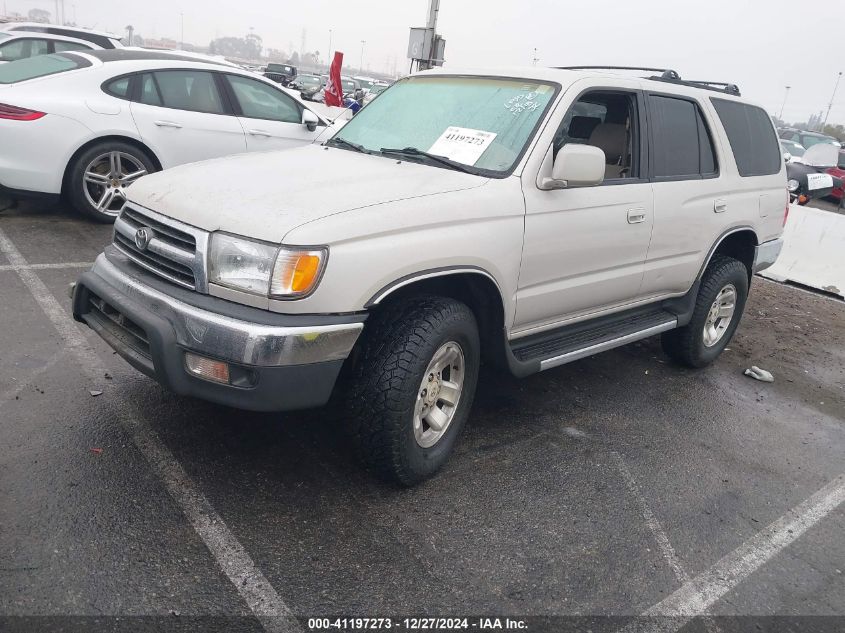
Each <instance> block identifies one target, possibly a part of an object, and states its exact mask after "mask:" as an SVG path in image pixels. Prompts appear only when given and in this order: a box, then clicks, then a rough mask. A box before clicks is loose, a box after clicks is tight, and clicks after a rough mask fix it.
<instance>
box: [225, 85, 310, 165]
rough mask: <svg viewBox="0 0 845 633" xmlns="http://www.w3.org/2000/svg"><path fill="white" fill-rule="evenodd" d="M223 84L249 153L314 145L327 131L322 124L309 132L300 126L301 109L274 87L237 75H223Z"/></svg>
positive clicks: (294, 101)
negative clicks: (234, 108)
mask: <svg viewBox="0 0 845 633" xmlns="http://www.w3.org/2000/svg"><path fill="white" fill-rule="evenodd" d="M226 81H227V82H228V85H229V86H230V87H231V90H232V95H233V96H234V99H235V102H236V111H237V113H238V120H239V121H240V122H241V126H243V130H244V132H245V134H246V147H247V150H248V151H250V152H259V151H265V150H271V149H285V148H288V147H296V146H297V145H305V144H308V143H313V142H314V141H315V140H316V139H317V138H318V137H319V136H320V135H321V134H322V133H323V132H324V131H325V130H326V126H325V125H319V126H317V128H316V129H314V130H309V129H308V128H307V127H306V126H305V125H304V124H303V123H302V111H303V107H302V106H301V105H300V104H299V103H298V102H297V101H296V100H294V99H292V98H291V97H290V95H287V94H285V93H284V92H283V91H282V90H280V89H279V88H277V87H275V86H271V85H269V84H267V83H265V82H263V81H258V80H256V79H250V78H249V77H242V76H240V75H226Z"/></svg>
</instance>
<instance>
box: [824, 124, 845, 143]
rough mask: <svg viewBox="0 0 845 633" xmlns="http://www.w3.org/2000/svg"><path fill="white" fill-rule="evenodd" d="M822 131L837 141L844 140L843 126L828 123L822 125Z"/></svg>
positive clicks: (844, 131)
mask: <svg viewBox="0 0 845 633" xmlns="http://www.w3.org/2000/svg"><path fill="white" fill-rule="evenodd" d="M824 133H825V134H827V135H828V136H832V137H834V138H835V139H836V140H838V141H845V127H843V126H842V125H838V124H828V125H825V126H824Z"/></svg>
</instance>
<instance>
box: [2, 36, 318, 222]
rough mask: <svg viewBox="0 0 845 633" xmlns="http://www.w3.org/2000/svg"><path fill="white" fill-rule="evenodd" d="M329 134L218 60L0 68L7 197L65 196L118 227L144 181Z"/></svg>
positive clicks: (31, 63)
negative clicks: (132, 190) (129, 192)
mask: <svg viewBox="0 0 845 633" xmlns="http://www.w3.org/2000/svg"><path fill="white" fill-rule="evenodd" d="M329 128H330V122H329V121H328V120H327V119H325V118H324V117H321V116H319V115H317V114H316V113H314V112H313V111H312V110H311V109H309V108H308V106H306V105H305V104H304V103H303V102H302V101H300V100H298V99H297V98H295V97H293V96H292V95H290V94H288V93H286V92H284V91H282V90H281V89H280V88H279V87H278V86H277V85H276V84H274V83H273V82H272V81H270V80H269V79H264V78H262V77H258V76H256V75H255V74H254V73H251V72H248V71H244V70H241V69H239V68H237V67H234V66H232V65H229V64H225V63H215V62H214V61H213V60H210V59H209V60H202V59H197V58H192V57H187V56H181V55H178V54H174V53H168V52H163V51H146V50H139V49H114V50H98V51H87V52H84V53H83V52H72V53H56V54H53V55H42V56H40V57H32V58H29V59H24V60H21V61H16V62H10V63H8V64H2V65H0V194H5V195H6V196H7V197H11V198H19V197H23V196H26V195H32V194H36V195H37V194H46V195H52V196H58V195H60V194H63V195H64V196H65V197H66V198H67V199H68V200H69V201H70V202H71V203H72V204H73V205H74V206H75V207H76V208H77V209H78V210H79V211H81V212H83V213H85V214H87V215H88V216H90V217H92V218H94V219H96V220H98V221H101V222H112V221H114V218H115V216H116V215H117V213H118V212H119V210H120V208H121V206H122V205H123V202H124V200H125V189H126V187H128V186H129V185H131V184H132V183H133V182H134V181H135V180H137V179H138V178H140V177H141V176H143V175H144V174H147V173H149V172H153V171H158V170H161V169H167V168H168V167H172V166H174V165H180V164H182V163H190V162H194V161H200V160H205V159H208V158H216V157H219V156H225V155H228V154H237V153H241V152H253V151H265V150H275V149H283V148H288V147H293V146H297V145H304V144H308V143H313V142H314V141H316V140H318V139H319V138H321V137H323V136H328V134H327V130H329ZM268 160H270V159H269V158H268Z"/></svg>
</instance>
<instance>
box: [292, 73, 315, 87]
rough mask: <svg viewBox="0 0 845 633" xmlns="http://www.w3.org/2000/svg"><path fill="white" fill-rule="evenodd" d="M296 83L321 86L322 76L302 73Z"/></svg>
mask: <svg viewBox="0 0 845 633" xmlns="http://www.w3.org/2000/svg"><path fill="white" fill-rule="evenodd" d="M296 83H298V84H299V85H300V86H308V87H309V88H319V87H320V83H321V82H320V78H319V77H314V76H313V75H300V76H299V77H297V78H296Z"/></svg>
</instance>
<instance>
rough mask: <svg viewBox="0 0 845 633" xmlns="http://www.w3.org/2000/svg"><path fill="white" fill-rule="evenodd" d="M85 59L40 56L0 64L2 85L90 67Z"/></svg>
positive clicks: (68, 56)
mask: <svg viewBox="0 0 845 633" xmlns="http://www.w3.org/2000/svg"><path fill="white" fill-rule="evenodd" d="M90 65H91V62H89V61H88V60H87V59H85V58H84V57H78V56H76V55H62V54H60V53H56V54H53V55H39V56H38V57H27V58H26V59H21V60H18V61H15V62H9V63H8V64H0V84H14V83H17V82H19V81H26V80H27V79H35V78H36V77H46V76H47V75H55V74H56V73H63V72H65V71H68V70H76V69H77V68H84V67H85V66H90Z"/></svg>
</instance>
